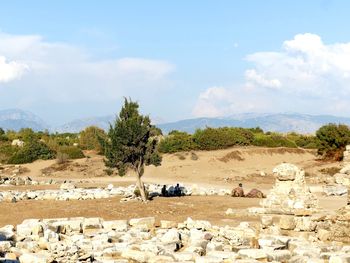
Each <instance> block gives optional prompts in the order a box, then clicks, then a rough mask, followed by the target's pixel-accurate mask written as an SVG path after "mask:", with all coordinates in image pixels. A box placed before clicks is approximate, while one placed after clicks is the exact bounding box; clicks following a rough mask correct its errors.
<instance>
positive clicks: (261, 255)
mask: <svg viewBox="0 0 350 263" xmlns="http://www.w3.org/2000/svg"><path fill="white" fill-rule="evenodd" d="M238 255H239V256H240V257H242V258H252V259H256V260H259V261H262V260H266V259H267V254H266V252H265V251H264V250H262V249H254V248H251V249H241V250H240V251H238Z"/></svg>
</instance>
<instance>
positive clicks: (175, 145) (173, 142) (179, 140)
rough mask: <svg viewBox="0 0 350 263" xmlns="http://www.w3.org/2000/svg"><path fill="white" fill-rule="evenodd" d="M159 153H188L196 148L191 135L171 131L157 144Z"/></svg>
mask: <svg viewBox="0 0 350 263" xmlns="http://www.w3.org/2000/svg"><path fill="white" fill-rule="evenodd" d="M158 147H159V151H160V152H162V153H174V152H181V151H190V150H194V149H196V148H197V145H196V144H195V143H194V141H193V139H192V136H191V134H188V133H186V132H179V131H172V132H170V133H169V135H168V136H167V137H165V138H164V139H162V140H161V141H160V143H159V146H158Z"/></svg>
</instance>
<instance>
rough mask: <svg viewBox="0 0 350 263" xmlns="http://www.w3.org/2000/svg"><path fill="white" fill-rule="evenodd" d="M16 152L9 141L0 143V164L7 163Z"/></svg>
mask: <svg viewBox="0 0 350 263" xmlns="http://www.w3.org/2000/svg"><path fill="white" fill-rule="evenodd" d="M16 150H17V149H16V148H15V147H13V146H11V143H10V142H9V141H0V163H7V162H8V160H9V159H10V158H11V156H12V155H13V154H14V153H15V152H16Z"/></svg>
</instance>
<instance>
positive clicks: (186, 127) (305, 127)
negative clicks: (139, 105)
mask: <svg viewBox="0 0 350 263" xmlns="http://www.w3.org/2000/svg"><path fill="white" fill-rule="evenodd" d="M114 120H115V116H114V115H109V116H102V117H91V118H85V119H76V120H73V121H71V122H68V123H65V124H63V125H59V126H57V127H51V126H50V125H48V124H47V123H46V122H45V121H44V120H42V119H41V118H40V117H38V116H36V115H35V114H33V113H31V112H28V111H23V110H20V109H7V110H0V127H1V128H3V129H5V130H16V131H18V130H20V129H21V128H32V129H33V130H35V131H39V130H49V131H51V132H61V133H62V132H74V133H75V132H79V131H81V130H83V129H84V128H86V127H88V126H92V125H95V126H98V127H100V128H102V129H105V130H107V129H108V128H109V123H112V122H113V121H114ZM328 123H343V124H347V125H350V118H346V117H337V116H331V115H308V114H299V113H278V114H267V113H266V114H257V113H244V114H237V115H232V116H229V117H225V118H194V119H186V120H180V121H176V122H169V123H160V124H157V125H156V126H157V127H159V128H160V129H162V131H163V133H164V134H166V133H168V132H170V131H171V130H179V131H186V132H189V133H193V132H194V131H195V130H196V129H199V128H205V127H213V128H216V127H225V126H228V127H244V128H253V127H260V128H262V129H263V130H264V131H276V132H291V131H295V132H299V133H304V134H310V133H314V132H315V131H316V130H317V129H318V128H319V127H321V126H322V125H324V124H328Z"/></svg>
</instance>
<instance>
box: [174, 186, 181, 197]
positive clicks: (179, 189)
mask: <svg viewBox="0 0 350 263" xmlns="http://www.w3.org/2000/svg"><path fill="white" fill-rule="evenodd" d="M174 195H175V196H182V191H181V187H180V185H179V184H176V186H175V190H174Z"/></svg>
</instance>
